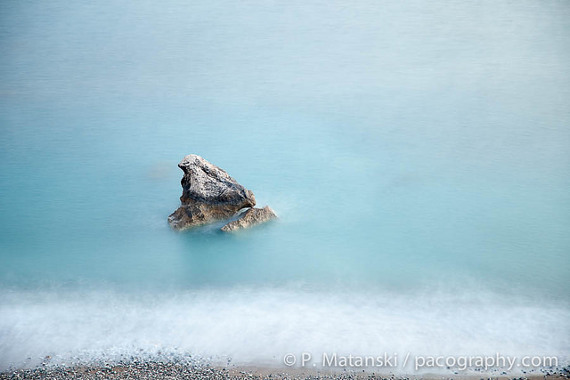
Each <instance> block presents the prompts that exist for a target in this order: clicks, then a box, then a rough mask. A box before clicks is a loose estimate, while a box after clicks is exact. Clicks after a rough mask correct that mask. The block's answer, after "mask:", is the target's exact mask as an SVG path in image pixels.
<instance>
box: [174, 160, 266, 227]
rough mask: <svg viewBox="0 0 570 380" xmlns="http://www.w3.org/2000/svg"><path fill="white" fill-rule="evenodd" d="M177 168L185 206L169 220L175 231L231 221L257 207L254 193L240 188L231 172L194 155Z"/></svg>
mask: <svg viewBox="0 0 570 380" xmlns="http://www.w3.org/2000/svg"><path fill="white" fill-rule="evenodd" d="M178 167H179V168H180V169H182V171H183V172H184V176H183V177H182V181H181V183H182V196H181V197H180V201H181V202H182V205H181V206H180V207H179V208H178V209H177V210H176V211H174V212H173V213H172V214H171V215H170V216H169V217H168V223H169V224H170V226H171V227H172V228H173V229H175V230H184V229H187V228H190V227H194V226H199V225H202V224H206V223H210V222H215V221H217V220H222V219H228V218H231V217H232V216H233V215H235V214H236V213H237V212H238V211H239V210H241V209H243V208H246V207H253V206H255V196H254V195H253V192H252V191H250V190H248V189H246V188H245V187H243V186H242V185H240V184H239V183H238V182H237V181H236V180H235V179H233V178H232V177H230V175H229V174H228V173H226V172H225V171H224V170H222V169H220V168H219V167H217V166H216V165H213V164H211V163H209V162H208V161H206V160H205V159H203V158H202V157H200V156H197V155H195V154H190V155H188V156H186V157H184V159H183V160H182V161H180V163H179V164H178Z"/></svg>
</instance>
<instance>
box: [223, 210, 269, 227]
mask: <svg viewBox="0 0 570 380" xmlns="http://www.w3.org/2000/svg"><path fill="white" fill-rule="evenodd" d="M276 218H277V215H276V214H275V212H274V211H273V210H272V209H271V207H269V206H265V207H264V208H253V207H252V208H250V209H249V210H247V211H246V212H244V213H243V214H242V215H241V216H240V217H239V218H238V219H236V220H234V221H231V222H229V223H228V224H226V225H225V226H223V227H222V231H224V232H231V231H235V230H241V229H243V228H249V227H251V226H255V225H256V224H261V223H265V222H268V221H270V220H272V219H276Z"/></svg>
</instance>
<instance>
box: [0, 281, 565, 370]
mask: <svg viewBox="0 0 570 380" xmlns="http://www.w3.org/2000/svg"><path fill="white" fill-rule="evenodd" d="M569 324H570V311H569V310H568V308H566V307H564V306H553V305H550V306H547V305H541V306H538V305H529V304H528V303H527V302H518V303H517V302H516V300H504V299H499V298H497V297H496V296H492V295H488V296H482V295H481V294H478V295H476V296H475V294H473V296H472V297H465V296H462V297H456V296H453V295H451V294H444V293H437V294H433V293H432V294H430V295H426V294H423V295H419V294H415V295H409V294H408V295H404V294H388V293H386V294H378V293H376V294H370V293H367V294H363V293H358V294H357V293H354V292H336V293H332V292H326V293H325V292H308V291H303V290H300V289H265V290H253V289H242V288H240V289H238V288H234V289H231V290H199V291H192V292H184V293H181V292H178V293H174V292H173V293H168V294H161V295H158V294H146V295H145V296H144V297H143V296H140V295H139V296H134V295H128V294H124V293H117V292H112V291H104V292H103V291H92V292H88V293H84V292H83V293H81V292H77V293H73V292H61V291H59V292H55V291H51V292H50V291H47V292H42V293H37V292H35V293H32V292H12V293H8V294H4V295H3V296H2V298H1V299H0V368H1V369H7V368H10V367H34V366H37V365H40V363H41V362H42V360H43V359H44V358H45V357H46V356H50V357H51V359H50V362H51V363H55V364H73V363H89V362H97V361H101V360H104V361H111V362H113V361H120V360H129V358H131V357H141V356H142V357H143V358H144V357H146V358H156V357H160V358H162V359H164V358H166V359H168V358H169V357H170V358H172V357H184V356H185V355H194V356H196V355H199V356H202V357H211V358H213V359H214V360H225V359H226V358H232V360H233V363H242V364H246V363H257V364H260V363H262V364H265V365H270V366H271V365H275V366H278V365H281V363H282V362H281V361H282V358H283V355H285V354H287V353H295V354H297V355H298V354H300V353H302V352H310V353H312V355H313V356H314V357H318V356H320V355H322V353H335V352H336V353H338V354H339V355H340V354H346V355H347V354H353V355H380V354H383V353H384V352H387V353H398V354H399V355H404V354H405V353H408V352H410V353H412V354H413V355H491V354H494V353H497V352H499V353H501V354H503V355H538V354H548V355H557V356H559V357H561V358H562V357H563V356H564V355H567V354H568V352H570V343H569V342H568V340H567V339H566V338H567V337H568V332H569V331H570V326H569Z"/></svg>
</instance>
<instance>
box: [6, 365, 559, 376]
mask: <svg viewBox="0 0 570 380" xmlns="http://www.w3.org/2000/svg"><path fill="white" fill-rule="evenodd" d="M46 378H47V379H224V380H241V379H255V380H261V379H267V380H276V379H278V380H309V379H323V380H325V379H326V380H336V379H339V380H340V379H342V380H349V379H350V380H359V379H368V380H380V379H382V380H388V379H389V380H396V379H426V380H436V379H437V380H444V379H459V380H482V379H486V380H489V379H500V380H507V379H508V380H513V379H517V380H522V379H528V380H562V379H570V368H557V369H546V368H538V369H535V370H533V371H532V372H527V373H525V374H522V375H521V374H514V373H513V374H506V373H505V372H501V371H500V370H496V371H489V372H486V373H484V372H481V373H466V374H457V373H455V374H453V373H451V374H443V373H441V374H436V373H418V374H394V373H389V372H385V373H380V372H372V371H370V370H363V369H347V368H325V369H323V368H314V369H313V368H299V367H263V366H255V365H226V366H220V365H210V364H193V363H188V362H186V363H181V362H155V361H134V362H132V363H121V364H113V365H111V364H104V365H76V366H61V365H58V366H44V367H40V368H34V369H18V370H4V371H2V372H0V379H1V380H4V379H6V380H7V379H46Z"/></svg>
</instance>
